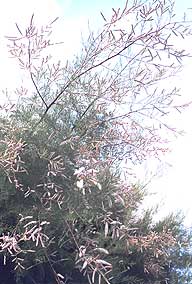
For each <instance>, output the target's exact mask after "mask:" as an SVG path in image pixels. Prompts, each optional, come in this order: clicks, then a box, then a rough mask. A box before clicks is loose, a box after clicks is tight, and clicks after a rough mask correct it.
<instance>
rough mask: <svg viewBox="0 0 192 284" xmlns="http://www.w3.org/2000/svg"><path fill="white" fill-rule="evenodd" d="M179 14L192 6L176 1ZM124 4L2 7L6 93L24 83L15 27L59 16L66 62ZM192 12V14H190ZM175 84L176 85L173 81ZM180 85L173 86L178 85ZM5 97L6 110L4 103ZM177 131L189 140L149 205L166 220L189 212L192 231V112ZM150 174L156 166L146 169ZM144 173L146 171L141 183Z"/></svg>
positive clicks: (70, 1)
mask: <svg viewBox="0 0 192 284" xmlns="http://www.w3.org/2000/svg"><path fill="white" fill-rule="evenodd" d="M175 2H176V13H177V14H179V15H182V14H183V12H184V11H185V10H186V9H187V8H190V7H192V1H191V0H176V1H175ZM121 3H122V5H123V3H124V1H122V0H97V1H90V0H81V1H80V0H33V1H31V0H6V1H2V3H1V9H0V26H1V30H0V37H1V40H0V63H1V64H0V77H1V86H0V89H5V88H7V89H8V90H9V91H10V90H13V89H14V88H15V86H17V85H18V82H21V81H22V78H21V77H20V76H19V72H18V70H17V68H16V64H14V62H13V61H12V60H10V59H8V53H7V48H6V39H5V38H4V36H5V35H13V34H14V33H15V25H14V23H18V24H19V25H20V26H21V27H22V26H25V25H26V24H27V23H28V22H29V18H30V16H31V14H32V13H33V12H34V13H35V21H36V23H37V24H44V23H47V22H48V21H49V20H53V19H54V18H55V17H57V16H59V17H60V21H59V22H58V24H56V26H55V33H56V34H55V37H56V39H58V41H63V42H64V45H63V46H62V47H61V48H60V49H59V53H58V54H59V56H61V57H63V58H66V56H69V55H72V54H73V53H75V52H76V51H78V46H79V43H80V41H81V32H83V33H85V32H86V30H87V23H88V21H89V22H90V25H91V26H94V27H97V26H98V27H99V25H100V24H102V19H101V16H100V13H99V12H100V11H102V12H103V13H104V14H105V15H110V13H111V9H110V8H111V7H118V6H120V5H121ZM188 12H191V18H192V10H188ZM191 43H192V40H191V41H186V45H187V46H189V47H190V46H192V44H191ZM191 61H192V59H188V60H187V61H186V62H185V67H184V70H183V72H182V73H181V74H180V75H179V77H178V78H177V79H175V84H176V85H177V86H178V87H180V88H181V94H182V96H183V98H186V99H187V100H188V101H190V100H192V93H191V74H192V62H191ZM171 80H173V79H171ZM173 82H174V81H172V83H173ZM3 99H4V98H3V96H1V97H0V104H1V103H2V101H3ZM173 121H174V122H175V124H176V126H178V127H180V128H182V129H184V130H185V131H186V134H185V135H184V136H183V137H180V138H178V139H177V140H176V141H174V142H173V143H172V144H171V147H172V153H170V154H169V155H167V156H166V157H165V159H164V162H165V163H166V162H167V163H169V164H171V165H172V166H171V167H166V170H165V171H164V176H163V177H161V178H159V179H157V178H156V179H155V180H154V181H153V182H152V183H151V185H150V189H151V190H152V191H153V192H158V193H157V195H155V197H154V196H153V198H151V199H148V201H146V202H148V204H150V205H151V204H154V203H155V202H156V201H157V203H158V202H159V201H160V200H163V201H164V205H162V211H161V214H162V215H163V214H165V213H168V212H170V211H171V210H173V209H174V210H177V209H183V210H184V212H185V213H186V224H187V225H192V206H191V203H192V183H191V176H192V173H191V168H192V167H191V161H192V125H191V121H192V106H191V107H190V108H189V109H188V110H187V111H185V112H184V113H183V114H182V115H177V116H175V117H174V118H173ZM146 167H147V168H148V170H149V171H150V165H149V164H148V165H147V166H146ZM143 173H144V171H143V170H141V180H142V175H144V174H143Z"/></svg>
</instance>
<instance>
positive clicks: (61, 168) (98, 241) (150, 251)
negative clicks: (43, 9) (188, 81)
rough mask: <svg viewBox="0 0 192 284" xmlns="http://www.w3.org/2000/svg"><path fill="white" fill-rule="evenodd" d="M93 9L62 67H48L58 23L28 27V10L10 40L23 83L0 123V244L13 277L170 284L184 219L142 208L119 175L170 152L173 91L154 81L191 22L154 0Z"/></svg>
mask: <svg viewBox="0 0 192 284" xmlns="http://www.w3.org/2000/svg"><path fill="white" fill-rule="evenodd" d="M101 16H102V18H103V21H104V24H103V27H102V29H101V31H100V32H99V33H94V32H90V34H89V36H88V39H87V40H86V41H84V42H83V44H82V49H81V52H80V54H79V55H78V56H76V57H74V59H73V60H71V61H69V60H66V62H64V63H63V61H64V60H63V59H62V58H61V61H58V62H54V52H53V50H55V48H56V47H57V45H54V43H52V42H51V31H52V26H53V25H54V22H55V21H53V22H51V23H50V24H48V25H46V26H44V27H37V26H36V25H35V19H34V16H32V17H31V19H30V23H29V26H28V27H27V28H25V29H23V28H22V27H20V26H19V24H17V25H16V27H17V33H18V34H17V35H15V36H13V37H8V40H9V52H10V54H11V56H12V57H13V58H14V59H15V60H16V61H17V62H18V64H19V66H20V68H21V70H22V72H23V74H24V76H25V78H26V86H24V85H23V86H21V87H20V88H18V89H17V90H16V92H15V93H16V96H17V99H18V100H17V104H16V105H14V106H6V107H4V110H6V111H4V112H2V116H1V121H0V123H1V127H0V135H1V140H0V141H1V145H0V167H1V171H0V180H1V187H0V194H1V198H0V207H1V213H0V214H1V219H0V222H1V237H0V248H1V254H2V256H3V258H4V262H5V264H6V260H7V261H8V260H9V261H10V260H11V261H12V262H13V264H14V269H15V271H16V278H17V282H18V283H22V281H23V282H24V281H25V279H28V280H27V281H28V283H34V281H35V282H36V283H42V282H46V281H47V283H49V281H52V282H51V283H63V282H64V283H76V282H75V280H74V278H75V275H74V271H76V274H77V275H78V283H80V281H82V283H83V282H86V281H88V282H89V283H105V282H106V283H179V282H178V281H179V279H180V273H181V272H182V271H183V268H186V267H187V263H190V259H191V256H190V251H189V247H190V241H191V239H190V238H191V235H190V233H189V234H188V235H189V237H188V239H185V238H184V233H183V234H182V232H184V231H185V230H184V228H183V227H182V220H181V221H177V219H178V217H177V216H176V217H173V216H171V217H168V218H167V219H166V220H162V221H161V222H159V223H154V222H153V218H152V217H153V211H146V212H144V213H143V215H139V214H138V209H139V205H140V203H141V202H142V200H143V197H144V195H145V191H144V189H143V187H142V185H139V184H133V183H131V182H130V181H129V172H128V173H127V172H126V175H127V178H126V181H125V180H122V179H121V177H120V176H121V172H122V161H123V163H124V162H127V163H128V165H129V167H131V165H133V164H134V163H141V162H142V161H143V160H145V159H147V157H150V156H155V157H158V156H159V155H160V154H161V153H164V152H165V151H166V149H167V145H166V143H165V142H166V141H165V140H164V137H161V136H160V133H161V132H160V131H159V128H160V127H161V128H162V127H164V128H169V127H168V125H167V124H166V123H165V116H166V114H168V113H170V112H171V111H173V112H174V111H177V110H178V108H179V106H178V105H177V106H176V105H175V104H174V98H175V96H177V95H178V90H177V89H175V88H173V89H172V90H165V89H163V88H161V87H160V88H158V86H159V84H160V82H165V80H166V79H167V78H170V76H173V75H175V73H176V71H177V70H179V68H180V67H181V60H182V58H183V57H186V56H187V54H186V53H185V51H183V50H178V48H177V47H175V46H174V45H173V42H174V38H175V37H182V38H183V37H185V36H186V37H187V36H190V34H191V31H190V23H189V22H187V21H181V22H176V21H174V12H173V5H172V4H171V3H170V1H162V0H158V1H157V0H153V1H145V3H144V2H143V1H137V0H136V1H133V3H132V4H130V3H129V1H127V2H126V3H125V6H124V7H122V8H119V9H117V10H114V9H113V10H112V16H111V18H110V19H107V18H106V17H105V15H103V14H102V15H101ZM53 48H54V49H53ZM50 51H52V52H53V57H51V56H49V52H50ZM61 56H62V55H61ZM170 131H171V130H170ZM174 254H175V255H177V254H179V255H180V260H179V261H178V259H177V258H176V257H175V258H173V257H172V256H173V255H174ZM182 255H183V257H182ZM181 264H182V265H183V266H182V265H181ZM185 266H186V267H185ZM44 267H46V271H44ZM28 271H29V272H28ZM34 271H35V272H34ZM48 271H49V272H50V273H48ZM77 271H79V272H77ZM78 273H80V274H78ZM47 275H48V276H47ZM80 275H82V276H80ZM186 275H187V276H186V279H187V277H189V273H187V274H186ZM46 277H48V278H46ZM30 281H31V282H30ZM127 281H128V282H127ZM186 281H187V280H186ZM183 283H184V282H183ZM186 283H189V282H186Z"/></svg>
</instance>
